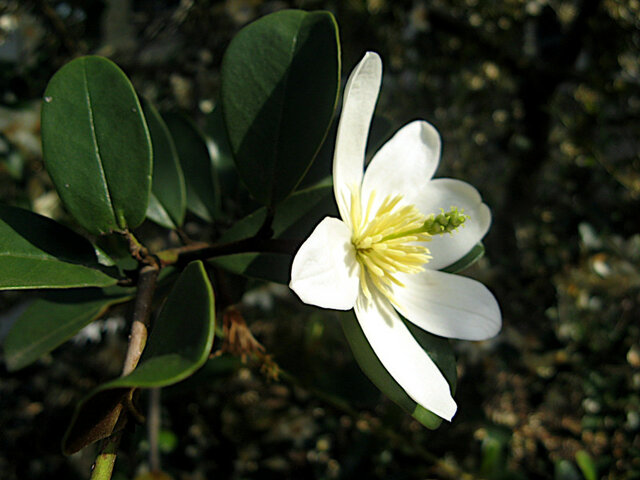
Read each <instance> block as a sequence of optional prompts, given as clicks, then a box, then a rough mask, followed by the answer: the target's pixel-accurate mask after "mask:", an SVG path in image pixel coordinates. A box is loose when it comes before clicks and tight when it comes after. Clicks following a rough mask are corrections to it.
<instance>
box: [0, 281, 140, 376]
mask: <svg viewBox="0 0 640 480" xmlns="http://www.w3.org/2000/svg"><path fill="white" fill-rule="evenodd" d="M131 298H133V290H132V289H124V288H119V287H110V288H108V289H104V290H102V289H98V288H88V289H87V288H85V289H74V290H67V291H55V292H48V293H46V294H44V295H43V297H42V298H38V299H36V300H34V301H33V302H32V303H31V304H30V305H29V306H28V307H27V309H26V310H25V311H24V313H23V314H22V315H20V317H19V318H18V319H17V320H16V322H15V323H14V324H13V326H12V328H11V330H10V331H9V334H8V335H7V338H6V339H5V341H4V354H5V362H6V365H7V370H9V371H14V370H19V369H21V368H24V367H26V366H27V365H30V364H31V363H33V362H35V361H36V360H37V359H38V358H40V357H41V356H42V355H44V354H45V353H48V352H50V351H51V350H53V349H54V348H57V347H58V346H60V345H62V344H63V343H64V342H66V341H67V340H69V339H70V338H71V337H72V336H74V335H75V334H76V333H78V331H79V330H80V329H82V328H83V327H85V326H86V325H88V324H89V323H91V322H92V321H94V320H96V319H97V318H100V317H101V316H102V315H104V314H105V313H106V311H107V310H108V309H109V308H110V307H112V306H113V305H116V304H118V303H123V302H126V301H128V300H130V299H131Z"/></svg>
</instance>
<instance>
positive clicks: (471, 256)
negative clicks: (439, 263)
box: [442, 242, 484, 273]
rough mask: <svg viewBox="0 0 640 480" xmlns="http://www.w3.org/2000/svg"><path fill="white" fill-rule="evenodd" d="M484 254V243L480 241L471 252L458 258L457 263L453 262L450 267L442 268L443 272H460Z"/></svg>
mask: <svg viewBox="0 0 640 480" xmlns="http://www.w3.org/2000/svg"><path fill="white" fill-rule="evenodd" d="M483 256H484V245H483V244H482V242H478V243H477V244H476V245H475V247H473V248H472V249H471V250H470V251H469V253H467V254H466V255H465V256H464V257H462V258H461V259H460V260H458V261H457V262H455V263H452V264H451V265H449V266H448V267H445V268H443V269H442V271H443V272H448V273H458V272H461V271H462V270H466V269H467V268H469V267H470V266H471V265H473V264H474V263H476V262H477V261H478V260H480V259H481V258H482V257H483Z"/></svg>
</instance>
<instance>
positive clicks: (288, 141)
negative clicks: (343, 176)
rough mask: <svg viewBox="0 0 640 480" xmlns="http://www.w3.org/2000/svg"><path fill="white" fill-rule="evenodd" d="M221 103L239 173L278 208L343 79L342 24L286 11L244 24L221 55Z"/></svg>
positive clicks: (304, 164)
mask: <svg viewBox="0 0 640 480" xmlns="http://www.w3.org/2000/svg"><path fill="white" fill-rule="evenodd" d="M221 75H222V80H221V81H222V84H221V96H222V108H223V114H224V120H225V125H226V128H227V132H228V138H229V143H230V145H231V150H232V152H233V155H234V161H235V163H236V166H237V168H238V173H239V175H240V178H241V179H242V181H243V182H244V183H245V185H246V186H247V188H248V189H249V192H250V193H251V194H252V195H253V197H254V198H255V199H256V200H258V201H259V202H260V203H262V204H263V205H270V206H274V205H276V204H277V203H279V202H280V201H281V200H283V199H285V198H286V197H287V196H288V195H289V194H290V193H291V192H292V191H293V189H294V188H295V186H296V185H297V184H298V183H299V181H300V179H301V178H302V177H303V176H304V174H305V172H306V171H307V169H308V168H309V166H310V165H311V162H312V161H313V159H314V157H315V155H316V154H317V152H318V150H319V148H320V146H321V145H322V142H323V140H324V138H325V136H326V133H327V130H328V128H329V126H330V124H331V118H332V116H333V113H334V110H335V106H336V103H337V97H338V89H339V82H340V52H339V41H338V29H337V25H336V22H335V19H334V18H333V16H332V15H331V14H330V13H328V12H303V11H300V10H283V11H279V12H276V13H273V14H271V15H267V16H265V17H262V18H260V19H259V20H257V21H255V22H253V23H251V24H249V25H248V26H246V27H245V28H243V29H242V30H241V31H240V32H239V33H238V34H237V35H236V36H235V38H234V39H233V40H232V41H231V44H230V45H229V47H228V48H227V51H226V53H225V56H224V58H223V61H222V73H221Z"/></svg>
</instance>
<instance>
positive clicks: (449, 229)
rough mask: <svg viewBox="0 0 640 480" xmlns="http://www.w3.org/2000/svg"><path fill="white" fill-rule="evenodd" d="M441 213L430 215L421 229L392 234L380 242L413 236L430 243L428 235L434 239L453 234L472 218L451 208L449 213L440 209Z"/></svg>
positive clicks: (455, 208)
mask: <svg viewBox="0 0 640 480" xmlns="http://www.w3.org/2000/svg"><path fill="white" fill-rule="evenodd" d="M440 212H441V213H439V214H438V215H434V214H433V213H432V214H431V215H429V216H428V217H427V219H426V220H425V221H424V223H423V224H422V226H421V227H419V228H414V229H412V230H404V231H400V232H397V233H392V234H391V235H387V236H385V237H384V238H382V239H381V240H380V241H381V242H386V241H389V240H395V239H396V238H405V237H411V236H418V238H416V239H415V240H420V241H425V240H427V241H428V240H429V238H428V237H426V235H428V236H429V237H432V236H433V235H443V234H445V233H453V232H455V231H456V230H457V229H458V227H460V226H461V225H462V224H463V223H464V222H466V221H467V220H468V219H469V218H471V217H470V216H469V215H465V214H464V213H462V212H463V210H458V208H457V207H451V210H449V211H448V212H445V211H444V210H443V209H440ZM421 237H423V238H421ZM424 237H426V238H424Z"/></svg>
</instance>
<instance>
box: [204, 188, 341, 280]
mask: <svg viewBox="0 0 640 480" xmlns="http://www.w3.org/2000/svg"><path fill="white" fill-rule="evenodd" d="M334 210H335V202H334V200H333V188H332V187H331V185H330V184H326V183H325V184H322V185H319V186H316V187H313V188H309V189H307V190H302V191H300V192H296V193H294V194H293V195H292V196H291V197H289V198H288V199H286V200H285V201H284V202H282V204H281V205H280V206H279V207H278V208H277V210H276V212H275V215H274V218H273V223H272V228H273V236H274V238H276V239H282V240H287V241H288V242H289V244H290V248H291V252H292V253H291V254H280V253H261V254H258V253H243V254H237V255H229V256H226V257H220V258H217V259H214V260H213V262H214V263H215V264H216V265H219V266H221V267H223V268H225V269H227V270H229V271H231V272H233V273H238V274H242V275H246V276H249V277H253V278H259V279H263V280H269V281H272V282H278V283H283V284H288V283H289V276H290V271H291V262H292V261H293V253H295V251H296V250H297V248H298V246H299V245H301V244H302V242H304V240H305V239H306V238H307V237H308V236H309V234H310V233H311V232H312V231H313V228H314V227H315V226H316V224H317V223H318V222H319V221H320V220H321V219H322V218H323V217H324V216H325V215H327V214H328V213H329V214H330V213H331V212H333V211H334ZM266 216H267V209H266V208H264V207H263V208H260V209H258V210H257V211H255V212H254V213H252V214H251V215H249V216H247V217H245V218H243V219H242V220H240V221H239V222H238V223H236V224H235V225H234V226H233V227H232V228H231V229H229V230H228V231H227V232H225V234H224V235H223V236H222V238H221V241H223V242H230V241H234V240H239V239H242V238H249V237H251V236H253V235H255V234H256V233H257V232H258V231H259V230H260V228H261V226H262V225H263V223H264V221H265V219H266Z"/></svg>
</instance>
